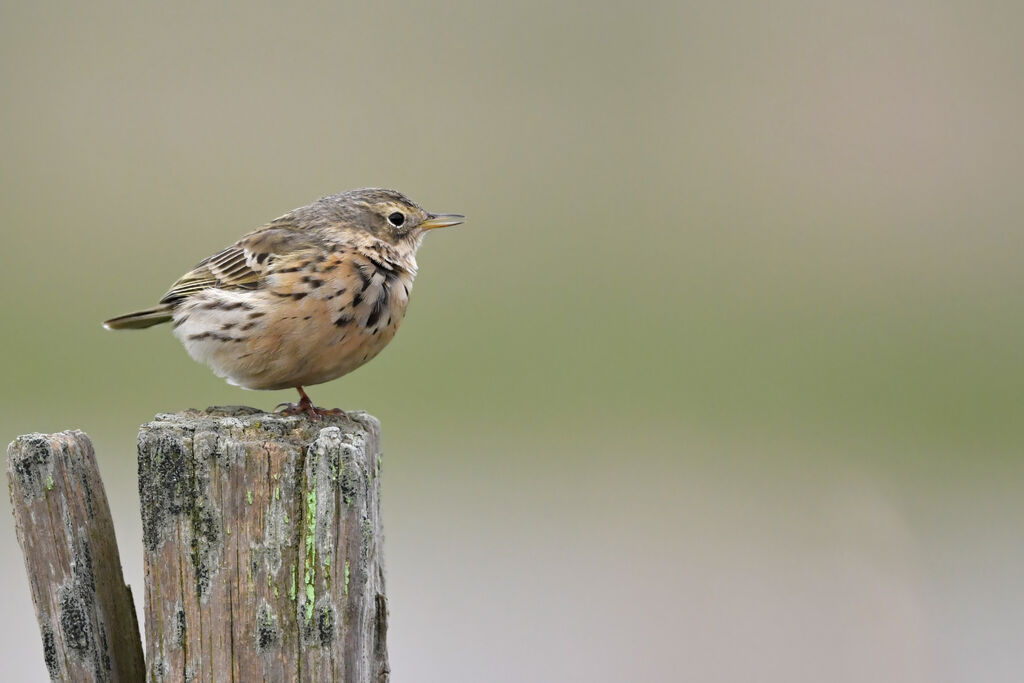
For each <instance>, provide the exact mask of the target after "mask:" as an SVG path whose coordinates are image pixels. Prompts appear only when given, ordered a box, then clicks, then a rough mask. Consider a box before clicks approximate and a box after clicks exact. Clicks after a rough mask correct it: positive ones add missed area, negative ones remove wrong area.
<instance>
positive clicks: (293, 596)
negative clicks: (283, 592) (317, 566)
mask: <svg viewBox="0 0 1024 683" xmlns="http://www.w3.org/2000/svg"><path fill="white" fill-rule="evenodd" d="M295 587H296V586H295V565H294V564H293V565H292V587H291V589H290V590H289V591H288V597H289V598H290V599H291V601H292V602H295Z"/></svg>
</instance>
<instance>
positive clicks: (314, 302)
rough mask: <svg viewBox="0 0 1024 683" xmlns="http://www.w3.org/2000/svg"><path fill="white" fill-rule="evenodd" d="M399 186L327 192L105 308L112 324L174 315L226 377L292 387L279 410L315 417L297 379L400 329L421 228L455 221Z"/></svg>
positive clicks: (375, 346) (333, 372)
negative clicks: (125, 304)
mask: <svg viewBox="0 0 1024 683" xmlns="http://www.w3.org/2000/svg"><path fill="white" fill-rule="evenodd" d="M463 220H464V216H460V215H458V214H434V213H428V212H426V211H424V210H423V209H422V208H420V207H419V206H418V205H417V204H416V203H415V202H413V201H412V200H410V199H408V198H407V197H405V196H404V195H402V194H401V193H399V192H396V191H395V190H387V189H376V188H374V189H364V190H353V191H351V192H344V193H342V194H336V195H331V196H329V197H323V198H322V199H319V200H317V201H315V202H313V203H312V204H310V205H309V206H303V207H301V208H298V209H295V210H293V211H290V212H288V213H286V214H285V215H283V216H281V217H280V218H277V219H275V220H273V221H271V222H270V223H267V224H266V225H264V226H263V227H260V228H257V229H256V230H254V231H253V232H250V233H249V234H247V235H246V236H244V237H243V238H242V239H240V240H239V241H238V242H236V243H235V244H233V245H232V246H230V247H228V248H227V249H224V250H223V251H219V252H217V253H216V254H214V255H213V256H211V257H209V258H207V259H205V260H204V261H201V262H200V263H199V265H197V266H196V267H195V268H193V269H192V270H190V271H189V272H187V273H185V274H184V275H183V276H181V278H180V279H179V280H178V281H177V282H175V283H174V285H172V286H171V289H170V291H168V292H167V293H166V294H164V296H163V298H162V299H160V302H159V304H158V305H157V306H155V307H153V308H148V309H146V310H143V311H137V312H135V313H129V314H127V315H122V316H118V317H117V318H111V319H110V320H108V321H106V322H105V323H103V326H104V327H106V328H107V329H108V330H123V329H142V328H146V327H150V326H152V325H158V324H160V323H164V322H170V321H173V324H174V334H175V336H176V337H178V339H179V340H181V342H182V344H184V345H185V349H186V350H187V351H188V353H189V355H190V356H192V358H194V359H195V360H197V361H199V362H201V363H206V364H207V365H209V366H210V367H211V368H212V369H213V371H214V372H215V373H216V374H217V375H218V376H220V377H223V378H225V379H226V380H227V381H228V382H229V383H230V384H234V385H237V386H241V387H245V388H246V389H290V388H294V389H297V390H298V392H299V398H300V400H299V403H297V404H286V405H287V408H286V409H285V411H286V412H292V413H298V412H306V413H308V414H310V415H311V416H314V417H315V416H317V415H319V414H325V413H331V412H340V411H326V410H322V409H320V408H316V407H315V406H314V405H313V403H312V401H311V400H310V399H309V396H307V395H306V392H305V390H304V389H303V387H306V386H309V385H311V384H320V383H322V382H328V381H330V380H332V379H336V378H338V377H341V376H342V375H345V374H347V373H349V372H352V371H353V370H355V369H356V368H358V367H360V366H361V365H363V364H364V363H366V362H367V361H369V360H371V359H372V358H374V357H375V356H376V355H377V354H378V353H380V351H381V350H382V349H383V348H384V347H385V346H387V344H388V342H390V341H391V339H392V338H393V337H394V336H395V332H397V331H398V326H399V325H400V324H401V322H402V318H403V317H404V316H405V309H406V306H408V304H409V293H410V291H411V290H412V283H413V280H414V279H415V277H416V268H417V266H416V251H417V249H419V246H420V244H421V243H422V241H423V236H424V235H425V234H426V233H427V231H428V230H432V229H434V228H443V227H447V226H450V225H458V224H459V223H462V222H463Z"/></svg>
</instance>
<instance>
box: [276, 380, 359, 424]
mask: <svg viewBox="0 0 1024 683" xmlns="http://www.w3.org/2000/svg"><path fill="white" fill-rule="evenodd" d="M298 390H299V396H300V398H299V402H298V403H278V404H277V406H276V407H275V408H274V412H275V413H278V414H279V415H308V416H309V417H310V418H311V419H314V420H320V419H322V418H324V417H337V416H340V417H345V418H348V413H346V412H345V411H344V410H342V409H341V408H329V409H328V408H317V407H316V406H315V405H313V401H311V400H310V398H309V396H307V395H306V392H305V391H303V389H302V387H298ZM349 419H351V418H349Z"/></svg>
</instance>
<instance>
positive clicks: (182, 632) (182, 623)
mask: <svg viewBox="0 0 1024 683" xmlns="http://www.w3.org/2000/svg"><path fill="white" fill-rule="evenodd" d="M171 638H173V641H172V642H173V643H174V646H175V647H177V648H180V647H182V646H183V645H184V644H185V642H186V640H187V639H188V623H187V622H186V620H185V610H184V609H183V608H182V606H181V601H180V600H179V601H178V602H177V603H176V604H175V606H174V631H173V632H172V633H171Z"/></svg>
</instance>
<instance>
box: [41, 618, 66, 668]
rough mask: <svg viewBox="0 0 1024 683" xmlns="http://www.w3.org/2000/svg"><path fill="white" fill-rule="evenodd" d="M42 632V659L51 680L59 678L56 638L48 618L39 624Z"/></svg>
mask: <svg viewBox="0 0 1024 683" xmlns="http://www.w3.org/2000/svg"><path fill="white" fill-rule="evenodd" d="M40 629H41V630H42V633H43V661H44V662H46V671H47V673H49V674H50V680H51V681H59V680H60V679H61V670H60V661H59V660H58V659H57V638H56V636H55V635H54V633H53V625H52V624H51V623H50V622H49V620H47V621H45V622H43V623H42V624H41V625H40Z"/></svg>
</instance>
